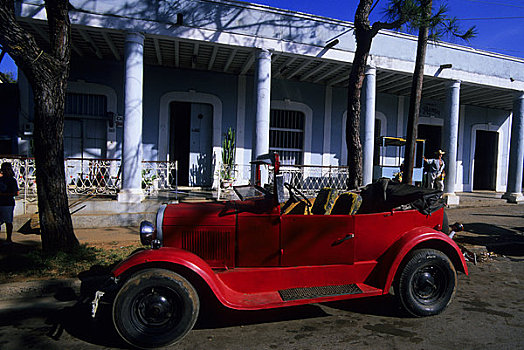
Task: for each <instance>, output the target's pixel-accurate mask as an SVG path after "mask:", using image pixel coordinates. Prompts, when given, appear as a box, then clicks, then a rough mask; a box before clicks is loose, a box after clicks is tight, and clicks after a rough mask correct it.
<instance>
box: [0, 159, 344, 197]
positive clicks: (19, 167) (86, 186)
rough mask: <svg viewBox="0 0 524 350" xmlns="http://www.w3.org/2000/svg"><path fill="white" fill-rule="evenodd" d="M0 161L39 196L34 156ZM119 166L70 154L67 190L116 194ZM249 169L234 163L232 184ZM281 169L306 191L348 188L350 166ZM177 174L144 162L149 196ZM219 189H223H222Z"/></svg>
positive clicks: (23, 191) (171, 165)
mask: <svg viewBox="0 0 524 350" xmlns="http://www.w3.org/2000/svg"><path fill="white" fill-rule="evenodd" d="M0 161H1V162H6V161H7V162H10V163H11V164H12V166H13V170H14V172H15V178H16V180H17V182H18V187H19V188H20V196H23V197H24V198H25V199H27V200H29V201H31V200H34V199H36V176H35V161H34V158H24V157H9V158H0ZM244 168H245V169H244ZM120 169H121V161H120V159H85V158H84V159H83V158H67V159H66V160H65V170H66V184H67V191H68V193H69V194H70V195H89V196H115V195H116V194H117V193H118V191H119V189H120V186H121V180H120V179H121V171H120ZM225 170H228V169H224V168H222V169H221V171H220V173H219V174H218V176H219V178H220V180H221V181H220V182H221V185H223V184H222V182H223V180H224V177H225V176H224V174H225ZM239 170H240V171H239ZM247 171H249V167H248V166H245V167H242V166H239V165H235V167H234V168H233V169H232V170H231V171H230V172H231V175H232V178H233V179H232V181H231V182H230V184H229V186H231V185H234V184H239V183H244V182H247V181H246V180H245V179H243V177H245V175H246V174H239V173H243V172H247ZM270 172H272V169H270ZM280 172H281V173H282V174H283V175H284V182H288V183H290V184H291V185H293V186H294V187H296V188H298V189H300V190H301V191H302V192H304V193H305V194H307V195H314V194H315V193H317V192H318V191H319V190H320V189H322V188H324V187H330V188H333V189H336V190H338V191H344V190H347V189H348V188H347V179H348V167H343V166H317V165H282V166H281V167H280ZM239 175H240V176H239ZM176 177H177V167H176V166H175V162H162V161H143V162H142V188H143V189H144V192H145V194H146V195H148V196H154V195H156V194H158V192H159V191H169V190H175V189H176V187H177V181H176ZM270 179H272V176H270ZM224 189H227V188H224ZM219 192H222V191H221V190H220V189H219ZM220 195H221V193H219V196H220Z"/></svg>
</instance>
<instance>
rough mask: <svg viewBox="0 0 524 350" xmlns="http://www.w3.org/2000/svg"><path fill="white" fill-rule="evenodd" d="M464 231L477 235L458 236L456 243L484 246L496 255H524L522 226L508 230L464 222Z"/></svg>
mask: <svg viewBox="0 0 524 350" xmlns="http://www.w3.org/2000/svg"><path fill="white" fill-rule="evenodd" d="M464 231H466V232H470V233H474V234H476V235H478V236H460V237H457V238H456V241H457V242H458V243H466V244H473V245H480V246H485V247H486V249H487V250H488V251H490V252H493V253H495V254H498V255H510V256H524V227H514V228H513V230H508V229H505V228H502V227H500V226H496V225H491V224H483V223H472V224H464Z"/></svg>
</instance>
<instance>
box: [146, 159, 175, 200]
mask: <svg viewBox="0 0 524 350" xmlns="http://www.w3.org/2000/svg"><path fill="white" fill-rule="evenodd" d="M177 171H178V170H177V167H176V164H175V162H162V161H143V162H142V188H143V189H144V192H145V193H146V195H156V194H158V191H166V190H173V189H175V188H176V186H177V183H176V182H177V181H176V176H177Z"/></svg>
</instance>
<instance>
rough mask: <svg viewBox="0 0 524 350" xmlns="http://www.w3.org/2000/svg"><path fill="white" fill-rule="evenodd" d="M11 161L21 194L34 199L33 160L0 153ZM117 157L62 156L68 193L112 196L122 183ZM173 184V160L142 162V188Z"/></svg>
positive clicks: (148, 191) (151, 191) (154, 191)
mask: <svg viewBox="0 0 524 350" xmlns="http://www.w3.org/2000/svg"><path fill="white" fill-rule="evenodd" d="M0 162H10V163H11V165H12V167H13V170H14V172H15V178H16V180H17V182H18V188H19V189H20V197H23V198H24V199H26V200H28V201H33V200H35V199H36V194H37V192H36V176H35V160H34V158H27V157H16V156H10V157H2V158H0ZM120 168H121V161H120V159H86V158H67V159H65V173H66V178H65V180H66V185H67V193H68V194H70V195H88V196H115V195H116V194H117V193H118V191H119V190H120V187H121V181H120V179H121V173H120ZM175 188H176V167H175V163H174V162H157V161H143V162H142V189H143V190H144V192H145V194H146V195H149V196H154V195H157V194H158V191H162V190H173V189H175Z"/></svg>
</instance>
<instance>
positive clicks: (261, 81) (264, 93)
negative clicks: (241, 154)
mask: <svg viewBox="0 0 524 350" xmlns="http://www.w3.org/2000/svg"><path fill="white" fill-rule="evenodd" d="M255 106H256V116H255V134H254V136H255V137H254V138H253V141H254V145H253V160H255V159H256V158H257V157H258V156H260V155H262V154H267V153H269V113H270V109H271V53H270V52H269V50H266V49H259V50H258V51H257V60H256V73H255ZM261 169H262V185H264V184H265V183H267V169H266V168H265V167H262V168H261ZM252 174H253V178H254V176H255V172H254V171H253V172H252Z"/></svg>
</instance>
